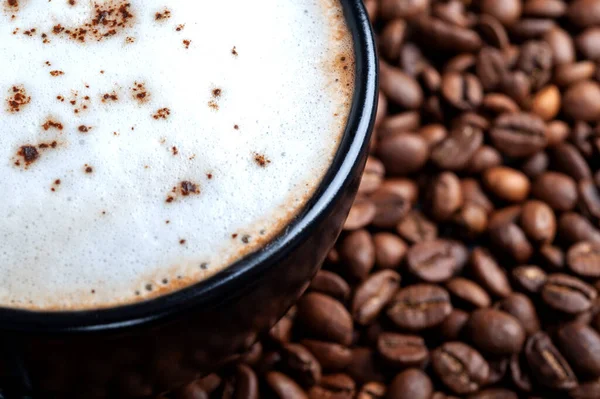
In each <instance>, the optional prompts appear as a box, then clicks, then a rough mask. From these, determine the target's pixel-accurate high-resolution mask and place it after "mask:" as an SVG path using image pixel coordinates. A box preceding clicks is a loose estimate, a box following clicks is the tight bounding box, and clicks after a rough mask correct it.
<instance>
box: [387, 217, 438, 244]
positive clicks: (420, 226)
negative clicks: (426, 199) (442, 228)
mask: <svg viewBox="0 0 600 399" xmlns="http://www.w3.org/2000/svg"><path fill="white" fill-rule="evenodd" d="M396 230H397V231H398V234H400V236H401V237H402V238H404V239H405V240H407V241H408V242H411V243H420V242H424V241H432V240H435V239H436V238H437V234H438V231H437V226H436V225H435V224H434V223H433V222H431V221H430V220H428V219H427V218H426V217H425V216H424V215H423V214H422V213H421V212H419V211H416V210H413V211H410V212H409V213H408V215H406V216H405V217H404V218H403V219H402V220H401V221H400V223H398V226H397V227H396Z"/></svg>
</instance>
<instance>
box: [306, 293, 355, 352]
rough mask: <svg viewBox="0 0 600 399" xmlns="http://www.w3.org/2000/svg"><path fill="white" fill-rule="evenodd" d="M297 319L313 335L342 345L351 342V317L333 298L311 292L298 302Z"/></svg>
mask: <svg viewBox="0 0 600 399" xmlns="http://www.w3.org/2000/svg"><path fill="white" fill-rule="evenodd" d="M296 317H297V320H298V322H299V323H301V324H302V326H303V327H304V328H305V329H306V330H307V331H308V332H309V333H310V334H311V335H313V336H314V337H316V338H321V339H323V340H330V341H332V342H337V343H340V344H342V345H349V344H350V342H352V331H353V327H352V317H351V316H350V313H348V311H347V310H346V308H344V306H343V305H342V304H341V303H340V302H338V301H336V300H335V299H333V298H331V297H329V296H326V295H323V294H319V293H316V292H311V293H308V294H306V295H305V296H304V297H302V298H301V299H300V301H299V302H298V313H297V315H296Z"/></svg>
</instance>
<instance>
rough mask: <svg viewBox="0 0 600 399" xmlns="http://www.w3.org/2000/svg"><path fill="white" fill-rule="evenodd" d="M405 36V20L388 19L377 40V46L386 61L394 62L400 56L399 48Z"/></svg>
mask: <svg viewBox="0 0 600 399" xmlns="http://www.w3.org/2000/svg"><path fill="white" fill-rule="evenodd" d="M405 37H406V21H405V20H403V19H400V18H398V19H395V20H393V21H390V22H389V23H388V24H387V25H386V26H385V28H384V29H383V32H381V36H380V40H379V48H380V49H381V53H382V54H383V56H384V57H386V58H387V59H388V61H391V62H396V61H398V59H399V58H400V49H401V48H402V44H403V42H404V39H405Z"/></svg>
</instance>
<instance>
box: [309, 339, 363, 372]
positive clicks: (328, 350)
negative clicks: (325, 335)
mask: <svg viewBox="0 0 600 399" xmlns="http://www.w3.org/2000/svg"><path fill="white" fill-rule="evenodd" d="M301 344H302V345H304V346H305V347H306V348H307V349H308V350H309V351H310V352H311V353H312V354H313V355H314V357H315V359H317V361H318V362H319V364H320V365H321V367H322V368H323V370H330V371H331V370H333V371H337V370H342V369H344V368H346V366H347V365H349V364H350V361H351V360H352V352H351V351H350V349H348V348H346V347H345V346H343V345H340V344H336V343H332V342H325V341H315V340H311V339H306V340H302V341H301Z"/></svg>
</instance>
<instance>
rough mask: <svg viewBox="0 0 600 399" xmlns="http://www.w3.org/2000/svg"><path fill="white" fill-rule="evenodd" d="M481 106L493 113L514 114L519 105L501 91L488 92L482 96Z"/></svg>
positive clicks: (517, 110)
mask: <svg viewBox="0 0 600 399" xmlns="http://www.w3.org/2000/svg"><path fill="white" fill-rule="evenodd" d="M481 105H482V107H483V108H484V109H485V110H486V111H488V112H490V113H492V114H495V115H500V114H514V113H517V112H519V106H518V105H517V103H515V101H514V100H513V99H512V98H510V97H508V96H507V95H505V94H502V93H489V94H486V95H485V97H483V102H482V103H481Z"/></svg>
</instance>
